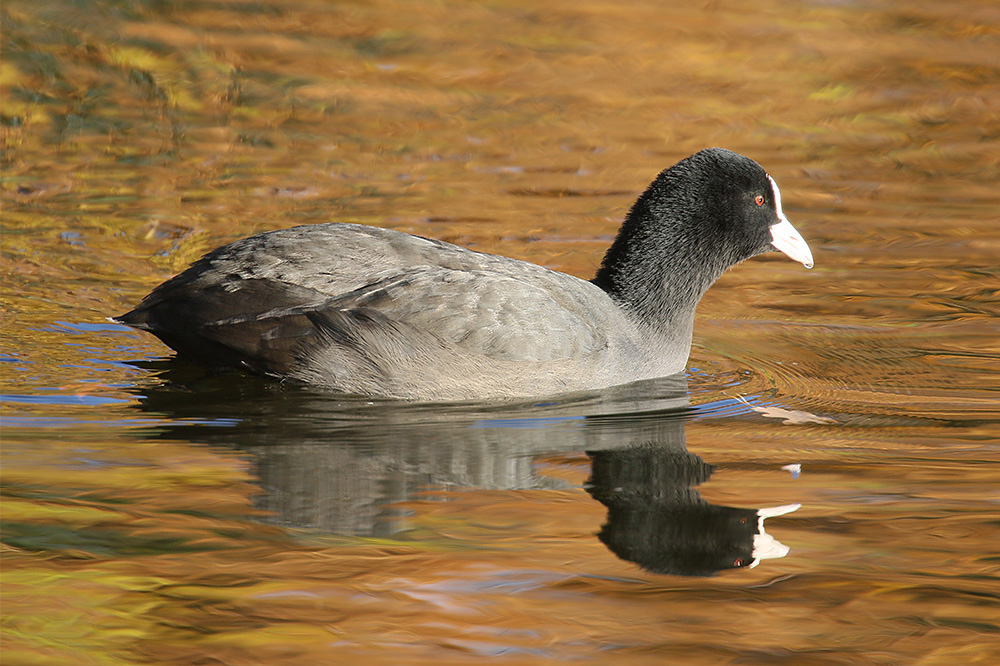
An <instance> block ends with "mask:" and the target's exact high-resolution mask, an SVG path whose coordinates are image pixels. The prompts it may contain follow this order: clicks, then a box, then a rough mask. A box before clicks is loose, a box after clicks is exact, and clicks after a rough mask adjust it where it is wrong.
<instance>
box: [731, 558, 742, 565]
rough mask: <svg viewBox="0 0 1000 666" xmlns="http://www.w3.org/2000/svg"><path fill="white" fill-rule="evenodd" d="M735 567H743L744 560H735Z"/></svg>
mask: <svg viewBox="0 0 1000 666" xmlns="http://www.w3.org/2000/svg"><path fill="white" fill-rule="evenodd" d="M733 566H734V567H741V566H743V558H737V559H735V560H733Z"/></svg>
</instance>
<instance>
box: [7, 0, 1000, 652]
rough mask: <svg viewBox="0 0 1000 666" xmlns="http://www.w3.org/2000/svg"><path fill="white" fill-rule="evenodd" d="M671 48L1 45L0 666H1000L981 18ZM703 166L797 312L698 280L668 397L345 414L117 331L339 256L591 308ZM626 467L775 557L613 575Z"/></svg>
mask: <svg viewBox="0 0 1000 666" xmlns="http://www.w3.org/2000/svg"><path fill="white" fill-rule="evenodd" d="M671 4H673V3H663V2H654V1H652V0H649V1H645V0H636V1H635V2H630V3H620V2H609V1H608V0H583V1H581V0H573V1H570V0H551V1H550V2H546V3H537V2H519V1H507V0H498V1H497V2H491V3H473V2H455V1H451V0H442V1H438V2H413V1H408V2H403V1H395V2H394V1H384V2H383V1H380V2H371V3H369V2H320V1H318V0H311V1H309V0H307V1H305V2H302V1H298V2H285V1H283V0H260V1H259V2H227V1H222V2H214V3H198V2H151V1H137V2H128V3H125V2H112V1H97V2H92V3H72V2H68V1H63V0H39V1H34V2H28V1H26V0H11V1H9V2H5V3H4V5H3V7H2V9H0V11H2V18H3V26H2V29H3V45H2V47H3V51H2V61H0V84H2V89H0V104H2V151H3V152H2V165H3V175H2V181H0V186H2V222H3V230H2V234H3V235H2V244H3V264H2V271H3V273H2V278H3V283H2V289H3V301H2V305H3V310H2V316H3V320H2V322H3V328H2V335H3V337H2V341H0V344H2V360H3V363H2V364H0V372H2V377H0V381H2V392H3V394H4V402H3V430H2V432H0V436H2V446H3V449H2V452H3V479H4V480H3V493H4V494H3V502H2V505H0V508H2V514H3V515H2V517H3V523H4V524H3V574H2V575H3V588H2V594H3V604H2V613H3V624H2V627H3V630H4V634H3V643H2V649H3V657H2V661H3V663H4V664H5V666H6V665H7V664H10V665H14V664H30V665H45V666H48V665H53V666H54V665H61V664H80V665H88V666H89V665H91V664H93V665H114V666H117V665H124V664H162V665H181V664H232V665H238V666H244V665H250V664H261V665H264V664H267V665H273V664H283V665H284V664H302V665H310V666H311V665H313V664H327V663H329V664H341V663H343V664H350V663H365V664H467V663H480V662H481V661H483V660H485V659H487V658H488V659H490V660H491V661H496V662H498V663H510V664H555V663H563V662H574V663H575V662H584V663H608V662H613V663H616V664H627V665H631V664H663V663H678V664H723V663H769V664H771V663H787V664H797V665H798V664H817V665H828V664H830V665H832V664H878V665H881V664H885V665H890V664H893V665H894V664H921V665H924V666H931V665H938V664H940V665H942V666H944V665H951V664H955V663H965V664H994V663H998V662H1000V603H998V602H1000V584H998V580H997V574H998V570H1000V554H998V553H1000V551H998V548H997V538H996V526H997V521H998V519H1000V509H998V500H1000V491H998V488H1000V464H998V463H1000V426H998V423H1000V275H998V273H1000V157H998V156H1000V6H998V5H996V3H991V2H982V1H981V0H978V1H977V0H957V1H955V2H949V3H942V2H930V1H926V0H924V1H920V0H918V1H917V2H907V3H880V2H790V1H787V0H784V1H779V0H763V1H762V2H756V3H742V2H730V1H728V0H723V1H721V2H710V3H702V4H698V5H685V6H682V7H672V6H670V5H671ZM711 145H720V146H724V147H727V148H731V149H733V150H737V151H740V152H743V153H745V154H747V155H749V156H751V157H753V158H755V159H756V160H758V161H759V162H760V163H761V164H763V165H764V167H765V168H766V169H768V171H769V172H770V173H771V174H772V175H773V176H774V177H775V179H776V180H777V182H778V183H779V184H780V185H781V188H782V194H783V202H784V205H785V211H786V213H787V214H788V215H789V217H790V218H791V220H792V222H793V223H794V224H795V225H796V226H797V227H798V228H799V229H800V231H801V232H802V234H803V235H804V236H805V237H806V238H807V240H808V241H809V242H810V245H811V246H812V248H813V253H814V255H815V258H816V268H815V269H814V270H812V271H805V270H804V269H802V268H801V266H798V265H797V264H795V263H793V262H790V261H787V260H786V259H784V258H782V257H781V256H779V255H774V256H766V257H762V258H758V259H755V260H753V261H751V262H747V263H746V264H743V265H741V266H739V267H737V268H736V269H735V270H733V271H732V272H730V273H729V274H727V275H726V276H725V277H724V278H723V279H722V280H721V281H720V282H719V283H718V284H717V285H716V286H715V287H714V288H713V289H712V290H711V291H710V292H709V294H708V295H707V296H706V298H705V300H704V301H703V303H702V305H701V307H700V309H699V319H698V322H697V327H696V331H695V336H696V339H695V347H694V349H693V352H692V359H691V363H690V371H689V373H688V377H687V387H686V389H685V388H684V387H677V386H675V385H661V384H654V385H653V386H651V387H645V388H644V389H643V390H642V391H641V392H640V393H639V394H638V395H628V396H621V395H597V396H576V397H574V398H572V399H570V398H567V399H565V400H559V401H554V402H545V403H534V404H531V403H529V404H524V405H454V406H433V405H431V406H428V405H412V404H398V403H379V404H369V403H366V402H364V401H356V400H345V399H341V398H339V397H337V396H328V395H322V394H316V393H312V392H309V391H305V390H300V389H294V388H281V387H276V386H274V385H271V384H269V383H267V382H263V381H257V380H248V379H247V378H245V377H234V376H211V375H205V374H204V373H203V372H201V371H199V370H198V369H195V368H188V367H178V366H177V365H176V364H172V363H170V362H166V361H164V360H163V359H165V358H167V357H169V356H170V353H169V351H168V350H167V349H165V348H164V347H162V346H161V345H160V344H159V343H158V342H157V341H155V340H154V339H153V338H151V337H148V336H143V335H139V334H137V333H135V332H132V331H129V330H126V329H125V328H124V327H120V326H115V325H112V324H109V323H107V322H106V320H105V317H106V316H108V315H112V314H118V313H121V312H124V311H125V310H127V309H128V308H129V307H131V306H132V305H133V304H134V303H135V302H136V301H137V300H138V299H139V298H140V297H141V296H142V295H143V294H144V293H146V292H147V291H148V290H149V289H150V288H151V287H153V286H154V285H155V284H157V283H158V282H159V281H161V280H162V279H164V278H166V277H168V276H169V275H171V274H173V273H174V272H176V271H178V270H180V269H182V268H183V267H184V266H185V265H187V264H188V263H189V262H190V261H192V260H193V259H195V258H197V257H198V256H199V255H200V254H201V253H203V252H204V251H206V250H208V249H211V248H212V247H215V246H217V245H219V244H222V243H224V242H226V241H229V240H232V239H235V238H238V237H241V236H245V235H248V234H251V233H254V232H257V231H262V230H266V229H274V228H281V227H286V226H291V225H293V224H302V223H312V222H320V221H328V220H345V221H354V222H363V223H366V224H376V225H380V226H388V227H393V228H397V229H401V230H404V231H410V232H417V233H420V234H422V235H428V236H434V237H438V238H444V239H446V240H449V241H452V242H457V243H460V244H463V245H467V246H470V247H474V248H476V249H480V250H486V251H490V252H496V253H500V254H506V255H510V256H515V257H519V258H523V259H527V260H530V261H534V262H536V263H541V264H543V265H546V266H550V267H553V268H557V269H559V270H564V271H567V272H570V273H574V274H577V275H581V276H587V277H589V275H590V274H592V272H593V270H594V269H595V267H596V266H597V264H598V263H599V261H600V258H601V254H602V252H603V250H604V248H605V247H606V246H607V244H608V242H609V240H610V238H611V237H612V235H613V233H614V231H615V229H616V228H617V225H618V223H619V222H620V220H621V219H622V216H623V215H624V213H625V212H626V210H627V208H628V206H629V205H630V204H631V202H632V200H633V199H634V197H635V196H636V195H637V194H638V193H639V192H640V191H641V190H642V189H643V188H644V187H645V186H646V184H647V183H648V182H649V181H650V180H651V179H652V178H653V177H654V176H655V174H656V173H657V172H658V171H659V170H660V169H662V168H664V167H666V166H669V165H670V164H673V163H674V162H675V161H677V160H678V159H680V158H682V157H684V156H686V155H688V154H690V153H692V152H694V151H696V150H698V149H701V148H704V147H706V146H711ZM687 403H690V405H691V406H690V407H686V406H685V405H686V404H687ZM598 414H600V416H598ZM643 446H646V447H647V449H648V451H654V452H664V451H665V452H668V453H669V454H670V456H674V458H671V460H675V459H676V460H680V459H684V460H687V461H688V462H690V463H691V464H692V465H693V466H694V467H693V468H692V469H702V468H701V467H698V465H699V464H700V463H699V461H703V462H704V463H707V464H708V465H712V466H714V470H709V471H708V472H707V473H708V474H709V475H710V478H707V480H706V479H705V478H699V481H700V485H697V487H696V488H694V489H688V488H687V487H686V486H685V485H683V484H681V485H678V486H676V487H675V486H669V485H668V484H667V481H666V480H665V479H661V480H660V481H662V483H663V485H662V487H661V486H657V488H658V489H660V490H662V491H663V492H665V493H666V492H670V493H675V494H676V495H677V496H681V495H683V496H684V497H687V498H688V499H691V498H692V497H693V498H694V499H693V500H692V501H695V502H696V504H697V502H698V501H703V502H704V503H707V504H711V505H715V506H723V507H747V508H753V509H756V508H759V507H771V506H778V505H785V504H793V503H801V504H802V508H801V509H799V510H798V511H795V512H793V513H790V514H787V515H785V516H781V517H775V518H771V519H769V520H768V523H767V526H768V532H769V533H771V534H772V535H774V536H775V537H776V538H777V539H778V540H779V541H781V542H782V543H784V544H785V545H787V546H789V547H790V552H789V553H788V554H787V555H786V556H785V557H783V558H777V559H770V560H766V561H764V562H763V563H761V564H760V566H758V567H757V568H754V569H735V570H728V571H723V572H720V573H719V574H717V575H715V576H713V577H707V578H705V577H682V576H676V575H671V574H664V573H656V572H655V571H650V570H648V569H643V568H641V567H640V566H639V565H637V564H636V563H634V562H630V561H628V560H627V559H619V558H618V557H617V556H616V555H615V554H614V553H613V552H612V550H611V549H610V548H609V547H608V546H606V545H605V544H604V543H603V542H602V541H601V540H600V539H598V538H597V536H596V535H597V534H598V533H599V532H601V531H602V527H603V526H604V525H605V523H606V522H607V521H608V520H609V512H610V511H611V510H610V509H609V508H608V507H607V506H605V504H602V503H601V502H599V501H597V499H595V498H602V499H605V500H606V497H605V495H602V492H605V491H607V489H608V488H612V486H614V484H611V485H609V486H607V488H604V490H603V491H602V486H601V478H599V477H600V474H603V473H604V472H599V470H605V469H607V465H608V464H609V461H610V462H611V463H613V462H614V461H616V460H618V458H616V456H620V455H625V454H623V453H622V452H626V453H627V452H630V451H631V452H636V451H638V452H639V454H640V455H638V464H637V465H633V466H632V467H628V466H627V465H626V466H623V467H622V470H624V471H622V470H619V471H620V472H621V473H622V474H623V475H624V476H623V477H621V478H624V480H625V481H624V482H625V483H626V485H627V484H628V483H635V484H637V485H636V487H640V488H642V486H641V484H639V481H640V480H641V479H642V477H643V474H646V473H647V470H652V469H656V470H660V469H661V467H658V466H657V465H659V464H660V463H663V464H664V465H666V463H664V458H662V457H658V456H659V455H660V454H659V453H649V455H646V454H644V453H643V451H647V449H643V448H642V447H643ZM643 456H645V457H643ZM789 464H800V465H801V472H800V473H799V474H797V475H794V474H792V473H791V472H789V471H787V470H783V469H782V467H783V466H786V465H789ZM612 467H613V465H612ZM664 469H665V467H664ZM684 469H687V468H684ZM705 469H707V468H705ZM592 473H593V474H594V479H593V480H591V482H588V479H591V475H592ZM615 479H616V480H615V483H617V482H618V481H619V480H621V479H619V478H618V477H615ZM670 483H677V479H673V477H671V480H670ZM615 487H617V486H615ZM613 490H614V488H612V491H613ZM692 493H693V495H692ZM698 498H700V500H699V499H698ZM631 536H632V537H634V538H635V539H637V541H635V543H651V541H650V540H651V539H652V540H655V538H657V535H656V534H655V532H654V533H652V534H645V535H642V536H636V535H635V534H632V535H631ZM643 539H646V541H643Z"/></svg>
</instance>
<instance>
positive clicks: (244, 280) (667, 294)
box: [112, 148, 813, 401]
mask: <svg viewBox="0 0 1000 666" xmlns="http://www.w3.org/2000/svg"><path fill="white" fill-rule="evenodd" d="M771 250H780V251H781V252H784V253H785V254H786V255H788V256H789V257H790V258H792V259H794V260H796V261H799V262H801V263H802V264H804V265H805V266H806V268H811V267H812V263H813V260H812V254H811V252H810V250H809V246H808V245H807V244H806V242H805V240H803V238H802V236H801V235H800V234H799V232H798V231H796V230H795V228H794V227H793V226H792V225H791V223H790V222H789V221H788V218H787V217H785V214H784V213H783V212H782V209H781V193H780V191H779V190H778V185H777V183H775V181H774V180H773V179H772V178H771V177H770V176H769V175H768V174H767V172H766V171H765V170H764V169H763V168H762V167H761V166H760V165H759V164H757V163H756V162H754V161H753V160H751V159H750V158H747V157H744V156H743V155H740V154H737V153H734V152H731V151H729V150H725V149H722V148H709V149H706V150H702V151H700V152H698V153H695V154H694V155H691V156H690V157H687V158H685V159H683V160H681V161H680V162H678V163H677V164H675V165H674V166H672V167H670V168H668V169H665V170H664V171H662V172H661V173H660V174H659V175H658V176H657V177H656V179H655V180H654V181H653V182H652V183H651V184H650V185H649V187H648V188H647V189H646V190H645V192H643V193H642V195H640V196H639V198H638V199H637V200H636V201H635V203H634V204H633V205H632V207H631V209H630V211H629V213H628V215H627V216H626V218H625V221H624V223H623V224H622V226H621V228H620V230H619V231H618V234H617V236H616V238H615V240H614V242H613V243H612V244H611V247H610V248H609V249H608V251H607V253H606V254H605V256H604V260H603V262H602V264H601V266H600V269H599V270H598V271H597V274H596V276H595V277H594V278H593V279H592V280H590V281H587V280H583V279H580V278H577V277H574V276H571V275H568V274H565V273H560V272H557V271H553V270H549V269H547V268H543V267H541V266H537V265H535V264H531V263H528V262H524V261H519V260H517V259H511V258H508V257H503V256H498V255H491V254H485V253H482V252H476V251H473V250H470V249H467V248H463V247H459V246H456V245H452V244H450V243H446V242H443V241H440V240H433V239H430V238H423V237H420V236H414V235H410V234H406V233H402V232H399V231H393V230H389V229H382V228H378V227H371V226H365V225H358V224H341V223H325V224H314V225H305V226H297V227H292V228H288V229H282V230H278V231H271V232H267V233H262V234H259V235H256V236H252V237H249V238H244V239H242V240H238V241H235V242H233V243H230V244H228V245H225V246H223V247H220V248H218V249H216V250H214V251H212V252H209V253H208V254H206V255H205V256H204V257H202V258H201V259H200V260H198V261H197V262H195V263H194V264H192V265H191V266H190V267H189V268H188V269H187V270H185V271H184V272H182V273H180V274H179V275H177V276H175V277H173V278H171V279H170V280H167V281H166V282H164V283H163V284H161V285H160V286H158V287H156V288H155V289H154V290H153V291H152V292H151V293H150V294H149V295H148V296H146V297H145V298H144V299H143V300H142V302H141V303H139V305H138V306H136V308H135V309H134V310H132V311H131V312H128V313H126V314H124V315H121V316H118V317H115V318H113V319H112V320H113V321H116V322H119V323H122V324H127V325H129V326H132V327H134V328H137V329H141V330H144V331H149V332H150V333H152V334H153V335H155V336H157V337H158V338H160V340H162V341H163V342H164V343H166V344H167V345H168V346H170V347H172V348H173V349H175V350H176V351H177V353H178V354H179V355H180V356H185V357H189V358H191V359H194V360H196V361H199V362H201V363H204V364H208V365H211V366H216V367H234V368H242V369H246V370H249V371H252V372H255V373H259V374H264V375H268V376H271V377H276V378H279V379H282V380H292V381H295V382H301V383H304V384H308V385H312V386H314V387H318V388H322V389H329V390H333V391H337V392H341V393H349V394H357V395H365V396H383V397H391V398H402V399H411V400H434V401H454V400H469V399H479V400H483V399H505V398H513V397H530V396H545V395H553V394H558V393H564V392H570V391H580V390H591V389H600V388H604V387H609V386H614V385H619V384H625V383H630V382H633V381H637V380H642V379H651V378H655V377H663V376H667V375H672V374H675V373H679V372H682V371H683V370H684V367H685V364H686V363H687V358H688V355H689V353H690V350H691V337H692V331H693V327H694V313H695V308H696V306H697V304H698V301H699V300H700V299H701V297H702V295H703V294H704V293H705V292H706V291H707V290H708V288H709V287H710V286H711V285H712V284H713V283H714V282H715V281H716V280H717V279H718V278H719V277H720V276H721V275H722V274H723V272H725V271H726V270H727V269H729V268H730V267H732V266H734V265H736V264H738V263H740V262H741V261H744V260H746V259H749V258H751V257H753V256H755V255H758V254H761V253H764V252H768V251H771Z"/></svg>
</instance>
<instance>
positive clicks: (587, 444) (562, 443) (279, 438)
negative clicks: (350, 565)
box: [139, 366, 798, 575]
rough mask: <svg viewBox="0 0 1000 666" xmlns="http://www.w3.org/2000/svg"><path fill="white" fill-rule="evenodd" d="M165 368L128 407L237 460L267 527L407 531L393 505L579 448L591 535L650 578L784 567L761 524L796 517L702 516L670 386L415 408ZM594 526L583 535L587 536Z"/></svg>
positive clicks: (533, 483) (497, 482)
mask: <svg viewBox="0 0 1000 666" xmlns="http://www.w3.org/2000/svg"><path fill="white" fill-rule="evenodd" d="M185 372H186V371H185V370H184V369H183V368H180V369H178V368H175V367H172V366H170V379H171V381H166V382H163V383H156V384H154V385H151V386H149V387H145V388H144V390H143V391H142V393H143V395H142V397H141V398H140V401H139V405H140V408H141V409H142V410H144V411H147V412H150V413H156V414H157V415H158V419H157V422H158V424H159V425H158V429H157V430H158V433H159V436H161V437H167V438H170V439H181V440H185V441H198V442H205V443H209V444H213V445H219V446H226V447H230V448H238V449H240V450H243V451H246V452H248V453H249V454H250V455H251V456H252V459H253V463H254V467H255V471H256V475H257V477H258V479H259V483H260V485H261V488H262V491H263V492H262V494H261V496H260V497H259V498H258V506H259V508H261V509H264V510H265V511H266V512H267V513H268V514H269V515H270V518H269V520H271V521H272V522H276V523H280V524H284V525H289V526H295V527H306V528H312V529H318V530H323V531H328V532H335V533H340V534H354V535H362V536H383V537H386V536H391V535H393V534H396V533H398V532H400V531H402V530H404V529H406V528H407V526H408V525H407V520H406V516H405V515H403V514H401V513H399V512H396V511H395V510H394V505H396V504H398V503H400V502H404V501H407V500H411V499H413V497H414V496H415V494H416V493H418V492H420V491H423V490H426V489H428V488H442V487H444V488H453V487H470V488H482V489H490V490H513V489H527V488H552V487H559V486H560V485H563V483H562V482H561V481H559V480H556V479H552V478H550V477H546V476H541V475H539V474H537V472H536V470H535V467H534V465H533V460H534V458H535V457H536V456H537V455H539V454H553V453H558V452H578V451H586V452H587V455H588V456H589V457H590V459H591V461H592V473H591V478H590V480H589V482H588V484H587V490H588V491H589V492H590V494H591V495H592V496H593V497H594V498H595V499H596V500H598V501H599V502H601V503H602V504H603V505H604V506H606V507H607V511H608V512H607V521H606V523H605V524H604V526H603V527H602V528H601V529H600V531H599V533H598V537H599V538H600V540H601V541H602V542H603V543H604V544H605V545H606V546H607V547H608V548H609V549H610V550H611V551H612V552H613V553H615V554H616V555H617V556H619V557H621V558H622V559H625V560H629V561H632V562H635V563H637V564H639V565H640V566H642V567H644V568H645V569H647V570H649V571H653V572H657V573H668V574H675V575H710V574H712V573H714V572H717V571H719V570H722V569H727V568H735V567H746V566H752V565H755V564H757V563H758V562H759V561H760V560H761V559H767V558H773V557H782V556H784V555H785V554H786V553H787V552H788V549H787V547H785V546H783V545H781V544H780V543H778V542H777V541H776V540H774V539H773V538H772V537H771V536H770V535H768V534H767V533H766V532H765V531H764V529H763V521H764V519H765V518H767V517H770V516H773V515H781V514H782V513H785V512H788V511H790V510H794V509H795V508H798V507H797V505H792V506H786V507H777V508H775V509H759V510H758V509H740V508H734V507H725V506H717V505H712V504H709V503H708V502H707V501H705V500H704V499H703V498H702V497H701V495H700V493H699V492H698V490H697V488H696V486H698V485H699V484H701V483H703V482H704V481H706V480H707V479H708V478H709V476H710V475H711V473H712V470H713V469H714V468H713V466H712V465H709V464H708V463H706V462H705V461H704V460H702V459H701V458H700V457H699V456H697V455H695V454H692V453H690V452H688V450H687V448H686V443H685V433H684V427H685V422H686V421H687V420H688V419H689V418H690V416H691V411H690V409H689V407H688V400H687V386H686V383H685V382H684V380H683V378H669V379H667V380H656V381H653V382H642V383H640V384H636V385H631V386H628V387H618V388H615V389H611V390H605V391H602V392H598V393H588V394H579V395H573V396H566V397H563V398H560V399H559V400H556V401H546V402H538V401H534V402H526V403H521V404H513V403H500V404H493V405H484V404H478V405H476V404H471V403H470V404H457V405H449V406H442V405H426V404H425V405H419V404H414V403H399V402H373V401H368V400H363V399H355V398H346V397H337V396H331V395H329V394H323V393H315V392H309V391H306V390H302V389H295V388H290V387H279V386H276V385H274V384H271V383H269V382H267V381H264V380H258V379H256V378H249V377H244V376H239V375H230V376H204V375H201V376H199V375H198V374H197V373H195V374H193V375H188V374H185ZM595 530H596V526H595Z"/></svg>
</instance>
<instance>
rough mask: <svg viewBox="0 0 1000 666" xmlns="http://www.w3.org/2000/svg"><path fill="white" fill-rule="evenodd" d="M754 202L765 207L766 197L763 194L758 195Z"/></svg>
mask: <svg viewBox="0 0 1000 666" xmlns="http://www.w3.org/2000/svg"><path fill="white" fill-rule="evenodd" d="M754 202H755V203H756V204H757V205H758V206H763V205H764V195H763V194H758V195H757V198H756V199H754Z"/></svg>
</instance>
